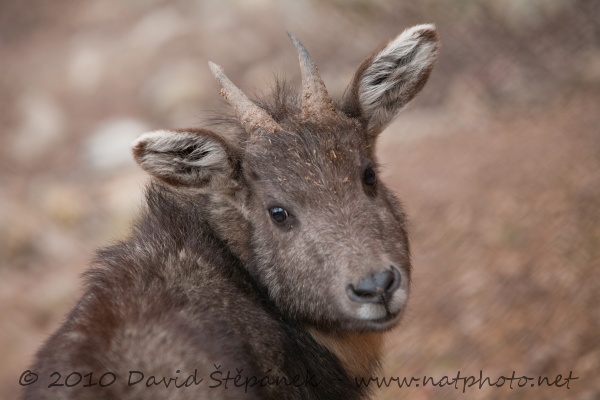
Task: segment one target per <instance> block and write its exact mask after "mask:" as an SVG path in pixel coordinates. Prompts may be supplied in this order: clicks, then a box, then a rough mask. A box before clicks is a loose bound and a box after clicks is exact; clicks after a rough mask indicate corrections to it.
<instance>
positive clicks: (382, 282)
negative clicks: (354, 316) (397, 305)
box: [347, 265, 401, 303]
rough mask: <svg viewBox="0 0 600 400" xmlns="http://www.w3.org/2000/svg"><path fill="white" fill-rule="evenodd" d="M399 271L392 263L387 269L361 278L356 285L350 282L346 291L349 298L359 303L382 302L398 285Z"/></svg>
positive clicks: (399, 279)
mask: <svg viewBox="0 0 600 400" xmlns="http://www.w3.org/2000/svg"><path fill="white" fill-rule="evenodd" d="M400 281H401V276H400V271H398V269H397V268H396V267H394V266H393V265H392V266H391V268H390V269H389V270H384V271H379V272H376V273H375V274H372V275H369V276H367V277H365V278H363V279H361V280H360V281H359V282H358V283H357V284H356V286H354V285H352V284H350V285H348V288H347V293H348V296H349V297H350V299H352V300H354V301H357V302H360V303H375V302H382V301H383V300H384V298H385V296H390V295H391V294H392V293H394V292H395V291H396V289H398V287H400Z"/></svg>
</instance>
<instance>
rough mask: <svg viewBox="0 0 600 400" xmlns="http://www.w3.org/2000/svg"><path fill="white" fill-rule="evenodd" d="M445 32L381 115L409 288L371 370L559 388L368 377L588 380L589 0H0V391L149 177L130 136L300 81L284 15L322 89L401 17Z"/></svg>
mask: <svg viewBox="0 0 600 400" xmlns="http://www.w3.org/2000/svg"><path fill="white" fill-rule="evenodd" d="M428 22H433V23H435V24H436V25H437V27H438V29H439V33H440V36H441V40H442V49H441V54H440V58H439V62H438V64H437V66H436V68H435V69H434V72H433V75H432V77H431V79H430V81H429V84H428V85H427V86H426V87H425V89H424V91H423V92H422V93H421V95H420V96H419V97H418V99H417V100H415V101H414V102H413V103H412V104H411V105H410V106H409V107H408V109H406V110H405V111H404V112H403V114H402V115H401V116H400V117H399V118H398V119H397V121H396V122H395V123H394V124H393V125H392V126H390V127H389V128H388V129H387V131H386V132H385V133H384V134H383V135H382V136H381V139H380V142H379V147H378V153H379V156H380V161H381V162H382V164H384V166H385V167H384V169H385V174H386V175H385V177H384V180H385V181H386V182H387V183H388V184H389V185H390V186H391V187H393V188H394V190H395V192H396V193H397V194H398V196H399V197H400V198H401V199H402V200H403V202H404V204H405V206H406V209H407V212H408V214H409V215H410V218H411V234H412V246H413V254H414V256H413V264H414V290H413V295H412V298H411V302H410V309H409V312H408V316H407V317H406V319H405V320H404V322H403V324H402V325H401V327H400V328H399V329H397V330H395V331H394V332H392V333H390V334H389V346H388V350H387V351H386V358H385V361H384V370H383V372H382V373H381V376H400V377H403V376H407V377H411V376H415V377H417V376H422V375H429V376H433V377H435V378H436V379H439V378H441V377H442V376H444V375H448V376H449V377H453V376H455V375H456V373H457V372H458V371H459V370H460V371H461V375H463V376H464V375H470V374H473V375H477V376H478V375H479V371H480V370H482V371H483V375H484V376H489V377H490V378H491V379H492V381H495V380H496V379H497V377H498V376H500V375H505V376H510V375H511V373H512V371H516V376H522V375H525V376H529V377H536V379H537V376H540V375H541V376H548V377H550V381H554V379H555V377H556V376H557V375H558V374H562V375H563V376H567V375H568V374H569V371H573V376H577V377H579V379H578V380H575V381H571V383H570V385H569V386H570V389H567V388H566V387H562V388H557V387H550V388H537V387H535V388H532V387H525V388H517V389H513V390H511V389H509V388H508V385H505V387H503V388H484V389H478V388H475V387H474V388H471V389H467V392H466V393H465V394H463V393H462V392H461V390H456V389H454V388H453V387H445V388H436V387H432V386H431V385H429V386H427V387H425V388H423V387H419V388H417V387H413V388H402V389H400V388H398V387H390V388H387V389H382V390H378V391H377V392H376V396H375V397H376V398H379V399H397V398H406V399H417V400H419V399H465V398H469V399H506V398H510V399H531V398H535V399H556V398H569V399H584V400H592V399H600V275H599V274H600V272H599V271H600V2H598V1H595V0H503V1H493V0H489V1H486V0H460V1H456V0H453V1H451V0H426V1H419V2H411V1H393V0H374V1H371V0H323V1H316V0H314V1H292V0H287V1H274V0H243V1H242V0H238V1H217V0H206V1H199V0H197V1H192V0H175V1H164V0H130V1H105V0H87V1H85V2H81V1H75V0H53V1H42V0H27V1H14V0H13V1H10V0H2V1H0V121H2V132H1V133H0V398H3V399H10V398H15V397H16V396H17V393H18V390H19V386H18V378H19V376H20V374H21V373H22V372H23V371H24V370H25V369H26V368H27V367H28V365H29V364H30V363H31V361H32V356H33V354H34V353H35V351H36V349H37V348H38V347H39V345H40V344H41V343H42V341H43V340H44V338H45V337H46V336H47V335H48V334H50V333H51V332H52V331H54V330H55V329H56V328H57V327H58V326H59V324H60V322H61V320H62V319H63V316H64V314H65V313H66V312H67V311H68V310H69V309H70V308H71V307H72V306H73V305H74V303H75V301H76V300H77V298H78V296H80V294H81V285H80V278H79V277H80V274H81V273H82V272H83V271H84V270H85V269H86V266H87V263H88V262H89V260H90V259H91V258H92V255H93V251H94V249H96V248H97V247H99V246H103V245H107V244H109V243H110V242H111V241H112V240H114V239H115V238H119V237H122V236H124V235H126V234H127V232H128V226H129V224H130V222H131V220H132V219H133V218H134V216H135V215H136V212H137V210H138V209H139V205H140V202H141V191H142V188H143V186H144V182H145V181H146V177H145V175H144V174H143V173H141V171H140V170H139V169H138V168H136V166H135V165H134V163H133V161H132V159H131V157H130V153H129V143H130V142H131V140H133V139H134V138H135V137H136V136H137V135H139V134H141V133H142V132H144V131H146V130H150V129H156V128H163V127H186V126H195V125H196V126H197V125H202V121H203V118H204V117H205V116H206V115H208V114H209V113H210V112H211V111H212V110H215V109H219V107H221V106H222V101H221V99H220V97H219V95H218V87H217V85H216V83H215V82H214V81H213V79H212V77H211V75H210V72H209V70H208V68H207V61H209V60H212V61H215V62H217V63H219V64H221V65H222V66H223V67H224V68H225V70H226V71H227V74H228V75H229V77H230V78H231V79H232V80H233V81H234V82H236V84H238V85H239V86H240V87H241V88H243V89H244V90H245V91H246V92H247V93H260V92H268V91H269V88H270V85H271V83H272V82H273V80H274V76H285V77H287V78H288V79H289V80H290V81H291V82H292V83H295V84H299V81H300V78H299V70H298V66H297V58H296V54H295V50H294V48H293V46H292V45H291V44H290V43H289V41H288V38H287V36H286V35H285V30H290V31H292V32H294V33H295V34H296V35H297V36H298V37H299V38H300V39H301V40H302V41H303V42H304V44H305V46H306V47H307V48H308V49H309V51H310V52H311V54H312V56H313V58H314V59H315V61H316V62H317V64H318V65H319V68H320V71H321V74H322V76H323V79H324V81H325V82H326V84H327V86H328V88H329V91H330V93H333V94H337V95H341V94H342V92H343V90H344V88H345V86H346V84H347V83H348V82H349V80H350V77H351V76H352V73H353V71H354V68H355V67H356V66H357V65H358V64H359V63H360V61H361V60H362V59H363V58H364V57H365V56H367V55H368V54H369V53H370V52H371V51H372V50H373V49H375V48H376V47H377V46H378V45H379V44H380V43H381V42H384V41H387V40H388V39H389V38H391V37H393V36H395V35H396V34H398V33H400V32H401V31H402V30H404V29H405V28H407V27H409V26H411V25H414V24H418V23H428Z"/></svg>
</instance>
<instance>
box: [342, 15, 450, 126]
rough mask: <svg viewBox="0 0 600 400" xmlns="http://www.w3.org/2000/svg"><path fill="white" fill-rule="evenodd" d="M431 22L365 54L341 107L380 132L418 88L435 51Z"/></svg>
mask: <svg viewBox="0 0 600 400" xmlns="http://www.w3.org/2000/svg"><path fill="white" fill-rule="evenodd" d="M438 47H439V43H438V35H437V31H436V30H435V26H434V25H431V24H429V25H417V26H414V27H412V28H410V29H407V30H405V31H404V32H402V33H401V34H400V35H398V36H397V37H396V38H394V39H392V40H391V41H390V42H388V43H387V44H386V45H385V46H383V47H382V48H380V49H378V50H377V51H375V52H374V53H373V54H372V55H371V56H369V57H367V58H366V59H365V60H364V61H363V62H362V63H361V65H360V66H359V67H358V69H357V70H356V72H355V74H354V78H353V79H352V82H351V83H350V86H349V87H348V89H346V93H345V95H344V100H343V105H342V109H343V110H344V111H345V112H346V113H347V114H348V115H350V116H352V117H355V118H359V119H361V120H362V121H364V123H365V125H366V126H367V130H368V132H369V134H370V135H377V134H379V133H380V132H381V131H382V130H383V129H384V128H385V127H386V126H387V125H388V124H389V123H390V122H392V120H393V119H394V117H395V116H396V114H397V113H398V112H399V111H400V109H402V107H404V106H405V105H406V104H408V102H410V101H411V100H412V99H413V98H414V97H415V96H416V95H417V93H419V92H420V91H421V89H422V88H423V86H424V85H425V82H427V78H429V74H430V73H431V69H432V68H433V64H434V62H435V59H436V57H437V52H438Z"/></svg>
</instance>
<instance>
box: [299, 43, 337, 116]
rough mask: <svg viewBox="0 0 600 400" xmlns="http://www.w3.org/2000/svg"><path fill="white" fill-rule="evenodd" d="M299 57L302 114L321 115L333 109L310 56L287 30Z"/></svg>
mask: <svg viewBox="0 0 600 400" xmlns="http://www.w3.org/2000/svg"><path fill="white" fill-rule="evenodd" d="M287 34H288V36H289V37H290V39H291V41H292V43H294V46H296V50H298V58H299V59H300V72H301V74H302V113H303V114H304V115H312V116H314V115H321V114H322V113H324V112H327V111H334V110H335V107H334V105H333V101H332V100H331V97H329V93H327V89H326V88H325V84H324V83H323V81H322V80H321V76H320V75H319V71H318V70H317V66H316V65H315V63H314V62H313V61H312V59H311V58H310V55H309V54H308V51H306V48H305V47H304V46H303V45H302V43H300V41H299V40H298V38H296V36H294V35H293V34H292V33H290V32H288V33H287Z"/></svg>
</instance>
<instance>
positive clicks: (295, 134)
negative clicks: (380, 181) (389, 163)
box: [233, 82, 374, 193]
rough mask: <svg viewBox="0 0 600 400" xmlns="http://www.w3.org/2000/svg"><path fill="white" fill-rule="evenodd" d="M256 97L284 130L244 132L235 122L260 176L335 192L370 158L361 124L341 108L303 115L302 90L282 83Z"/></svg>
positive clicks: (291, 187) (287, 185) (253, 168)
mask: <svg viewBox="0 0 600 400" xmlns="http://www.w3.org/2000/svg"><path fill="white" fill-rule="evenodd" d="M255 101H256V102H257V103H258V104H259V105H260V106H261V107H262V108H264V109H265V110H266V111H267V112H268V113H269V114H270V115H272V116H273V118H274V119H275V121H277V123H278V124H279V125H280V126H281V127H282V129H283V130H282V131H280V132H276V133H270V132H260V131H259V132H257V133H255V134H252V135H248V134H246V133H245V132H244V131H243V129H242V128H241V127H238V135H239V136H240V137H243V138H244V139H242V147H244V153H245V155H244V164H245V166H246V168H248V169H249V170H250V171H251V173H253V174H254V175H255V176H256V177H257V178H258V179H259V180H261V181H268V182H269V183H270V184H272V185H276V186H279V187H285V188H287V190H286V191H291V190H294V189H298V190H300V191H312V192H313V193H314V191H332V190H333V191H335V190H337V189H339V186H344V187H348V186H350V185H349V184H350V182H351V181H353V180H355V179H356V176H357V175H358V174H359V173H360V170H361V168H360V167H361V166H362V165H363V164H364V163H365V162H366V161H374V160H373V157H374V155H373V149H372V148H371V143H370V141H369V140H368V136H367V135H366V133H365V130H364V127H363V126H362V125H361V124H360V123H359V121H358V120H356V119H354V118H350V117H348V116H347V115H346V114H345V113H343V112H342V111H339V110H338V111H337V112H336V113H327V114H324V115H311V116H308V117H306V116H303V114H302V113H301V109H300V95H299V94H298V93H297V92H296V91H294V90H293V89H291V88H290V87H288V86H287V85H285V84H284V83H281V82H278V83H277V84H276V85H275V89H274V91H273V93H272V94H271V95H270V96H269V97H265V98H261V99H257V100H255ZM233 121H234V123H236V124H237V122H235V120H233Z"/></svg>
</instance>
